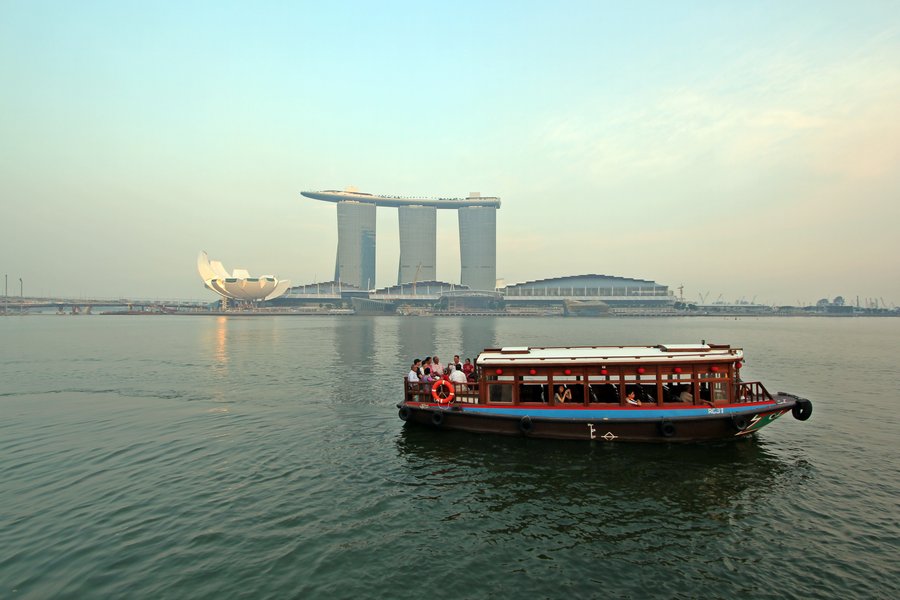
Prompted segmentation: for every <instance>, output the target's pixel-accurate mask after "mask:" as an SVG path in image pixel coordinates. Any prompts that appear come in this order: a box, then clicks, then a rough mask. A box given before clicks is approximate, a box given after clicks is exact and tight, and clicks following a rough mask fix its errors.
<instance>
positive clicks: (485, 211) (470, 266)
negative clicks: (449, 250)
mask: <svg viewBox="0 0 900 600" xmlns="http://www.w3.org/2000/svg"><path fill="white" fill-rule="evenodd" d="M457 212H458V213H459V264H460V271H461V273H460V276H459V282H460V283H461V284H462V285H465V286H468V287H469V288H471V289H473V290H484V291H493V290H494V288H496V284H497V235H496V231H497V209H496V208H492V207H489V206H467V207H465V208H460V209H459V210H458V211H457Z"/></svg>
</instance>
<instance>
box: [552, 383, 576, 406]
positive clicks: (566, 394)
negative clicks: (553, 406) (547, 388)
mask: <svg viewBox="0 0 900 600" xmlns="http://www.w3.org/2000/svg"><path fill="white" fill-rule="evenodd" d="M571 399H572V390H570V389H569V388H567V387H564V386H559V387H558V388H556V395H555V396H553V400H554V401H555V402H556V403H557V404H562V403H563V402H565V401H566V400H571Z"/></svg>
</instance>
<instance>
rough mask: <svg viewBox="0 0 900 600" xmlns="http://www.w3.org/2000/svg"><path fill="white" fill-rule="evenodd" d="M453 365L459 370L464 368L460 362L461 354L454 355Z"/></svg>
mask: <svg viewBox="0 0 900 600" xmlns="http://www.w3.org/2000/svg"><path fill="white" fill-rule="evenodd" d="M453 367H454V368H455V369H456V370H458V371H461V370H462V365H461V364H460V362H459V354H454V355H453Z"/></svg>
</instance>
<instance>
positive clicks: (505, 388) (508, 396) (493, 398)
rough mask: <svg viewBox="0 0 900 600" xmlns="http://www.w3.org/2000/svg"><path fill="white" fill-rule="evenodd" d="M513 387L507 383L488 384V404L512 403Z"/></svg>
mask: <svg viewBox="0 0 900 600" xmlns="http://www.w3.org/2000/svg"><path fill="white" fill-rule="evenodd" d="M512 393H513V386H512V385H509V384H505V383H490V384H488V402H509V403H512V399H513V398H512V397H513V394H512Z"/></svg>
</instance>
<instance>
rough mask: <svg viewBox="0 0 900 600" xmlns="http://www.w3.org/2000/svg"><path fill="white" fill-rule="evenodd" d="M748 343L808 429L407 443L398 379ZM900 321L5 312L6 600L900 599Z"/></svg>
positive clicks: (2, 475) (413, 436) (0, 493)
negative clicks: (551, 348) (663, 345)
mask: <svg viewBox="0 0 900 600" xmlns="http://www.w3.org/2000/svg"><path fill="white" fill-rule="evenodd" d="M701 339H706V340H710V341H717V342H724V343H731V344H734V345H739V346H743V347H744V348H745V351H746V353H747V366H746V367H745V369H744V372H743V374H744V377H745V379H762V380H763V381H764V382H765V384H766V385H767V387H768V388H769V389H770V390H773V391H775V390H782V391H791V392H795V393H797V394H799V395H802V396H806V397H808V398H810V399H811V400H813V403H814V413H813V416H812V418H811V419H810V420H809V421H806V422H799V421H795V420H793V419H790V418H785V419H781V420H779V421H778V422H776V423H774V424H773V425H771V426H769V427H767V428H766V429H765V430H763V431H762V432H761V433H760V434H758V436H757V437H756V438H752V439H748V440H742V441H738V442H733V443H722V444H708V445H624V444H606V443H603V442H600V441H598V442H584V443H582V442H554V441H543V440H534V439H524V438H503V437H490V436H476V435H472V434H465V433H453V432H436V431H431V430H428V429H424V428H415V427H410V426H406V427H405V426H403V424H402V423H401V421H400V420H399V419H398V418H397V411H396V408H395V406H394V405H395V404H396V402H397V401H398V400H399V398H400V390H401V377H402V375H403V374H404V373H405V372H406V370H407V367H408V365H409V362H410V359H412V358H413V357H416V356H420V357H421V356H424V355H426V354H434V353H437V354H438V355H439V356H441V358H442V359H446V358H450V357H452V355H453V354H455V353H459V354H461V355H463V356H471V357H474V356H475V355H476V354H477V352H478V351H479V350H481V349H482V348H484V347H487V346H498V345H529V344H530V345H558V344H573V345H574V344H623V343H653V344H655V343H660V342H696V341H699V340H701ZM898 349H900V319H826V318H822V319H816V318H806V319H804V318H798V319H788V318H782V319H775V318H772V319H739V320H735V319H731V320H726V319H712V318H710V319H705V318H702V319H560V318H555V319H515V318H502V319H491V318H474V319H465V320H464V319H457V318H439V319H430V318H413V317H411V318H396V317H379V318H366V317H333V318H332V317H264V318H224V317H219V318H217V317H188V316H135V317H115V318H113V317H102V316H80V317H57V316H30V317H24V318H13V317H9V318H0V598H48V597H71V598H89V597H93V598H107V597H143V598H148V597H153V598H163V597H190V598H214V597H216V598H218V597H254V598H285V597H303V598H307V597H329V598H332V597H334V598H349V597H367V598H379V597H380V598H422V597H426V596H427V597H433V598H444V597H447V598H452V597H471V598H490V597H505V596H509V595H512V594H515V595H517V596H518V595H521V596H526V597H536V598H544V597H631V598H644V597H648V596H655V597H667V598H669V597H676V598H694V597H701V598H712V597H719V598H733V597H737V596H739V595H741V596H747V597H779V598H782V597H788V598H790V597H793V598H810V597H832V598H838V597H840V598H844V597H859V598H872V597H883V598H896V597H898V596H900V568H898V555H900V553H898V550H900V462H898V458H900V451H898V450H900V436H898V421H900V419H898V414H900V411H898V408H897V404H898V402H900V397H898V392H900V375H898V367H897V361H898Z"/></svg>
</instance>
